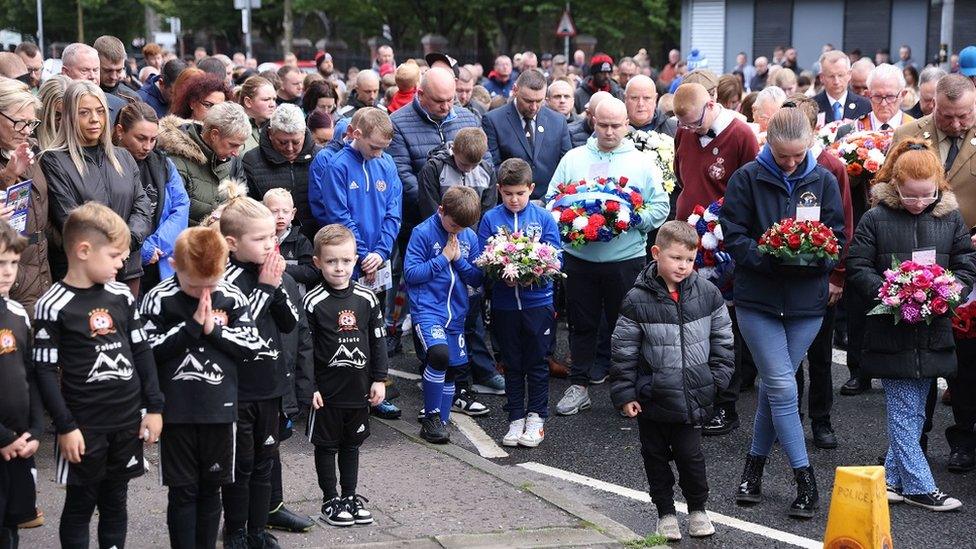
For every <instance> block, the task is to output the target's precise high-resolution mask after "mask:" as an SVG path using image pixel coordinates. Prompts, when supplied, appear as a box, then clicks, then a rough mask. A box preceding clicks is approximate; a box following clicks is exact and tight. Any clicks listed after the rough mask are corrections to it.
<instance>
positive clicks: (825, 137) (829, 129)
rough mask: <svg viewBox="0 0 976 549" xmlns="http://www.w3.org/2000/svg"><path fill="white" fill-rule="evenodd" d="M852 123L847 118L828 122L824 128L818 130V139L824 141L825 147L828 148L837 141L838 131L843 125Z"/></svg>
mask: <svg viewBox="0 0 976 549" xmlns="http://www.w3.org/2000/svg"><path fill="white" fill-rule="evenodd" d="M846 124H850V122H849V121H847V120H834V121H833V122H830V123H828V124H824V126H823V127H822V128H820V129H819V130H817V139H819V140H820V142H821V143H823V146H824V148H827V147H829V146H831V145H833V144H834V141H837V132H838V131H839V130H840V128H841V126H844V125H846Z"/></svg>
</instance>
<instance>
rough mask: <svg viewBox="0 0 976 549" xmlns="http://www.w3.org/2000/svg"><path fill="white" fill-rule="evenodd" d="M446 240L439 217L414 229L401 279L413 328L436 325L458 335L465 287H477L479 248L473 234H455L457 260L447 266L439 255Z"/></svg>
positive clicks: (461, 328)
mask: <svg viewBox="0 0 976 549" xmlns="http://www.w3.org/2000/svg"><path fill="white" fill-rule="evenodd" d="M449 236H450V235H449V234H448V232H447V231H446V230H444V225H442V224H441V218H440V214H434V215H432V216H430V217H428V218H427V219H426V220H425V221H423V222H421V223H420V225H417V227H415V228H414V230H413V232H412V233H411V234H410V242H409V243H408V244H407V253H406V255H405V256H404V259H403V278H404V280H406V282H407V295H408V296H409V297H410V316H411V318H412V319H413V322H414V324H428V323H429V324H439V325H441V326H443V327H444V330H446V331H447V332H449V333H461V332H463V331H464V317H465V316H467V314H468V288H467V286H474V287H477V286H480V285H481V278H482V273H481V270H480V269H478V268H477V267H475V266H474V260H475V259H476V258H477V257H478V255H480V254H481V248H480V247H479V246H478V236H477V235H475V233H474V231H472V230H471V229H464V230H463V231H461V232H460V233H458V241H459V244H460V246H461V258H460V259H458V260H457V261H451V262H449V261H448V260H447V258H446V257H444V254H443V253H441V252H442V251H443V250H444V245H445V244H447V239H448V237H449Z"/></svg>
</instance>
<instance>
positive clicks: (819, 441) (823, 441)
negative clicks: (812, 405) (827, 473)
mask: <svg viewBox="0 0 976 549" xmlns="http://www.w3.org/2000/svg"><path fill="white" fill-rule="evenodd" d="M811 430H812V431H813V445H814V446H816V447H817V448H823V449H826V450H832V449H834V448H836V447H837V435H836V434H834V428H833V427H832V426H831V425H830V420H816V421H814V422H813V424H812V425H811Z"/></svg>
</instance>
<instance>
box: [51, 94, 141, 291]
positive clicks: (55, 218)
mask: <svg viewBox="0 0 976 549" xmlns="http://www.w3.org/2000/svg"><path fill="white" fill-rule="evenodd" d="M41 169H42V170H43V172H44V175H45V176H46V177H47V181H48V187H49V192H50V197H51V204H50V208H51V221H52V223H53V224H54V228H55V229H57V230H58V231H59V232H60V231H61V229H62V228H63V226H64V222H65V221H66V220H67V218H68V214H69V213H70V212H71V210H72V209H74V208H75V207H77V206H80V205H82V204H84V203H85V202H89V201H93V202H98V203H101V204H104V205H106V206H108V207H110V208H112V210H114V211H115V213H117V214H119V216H121V217H122V219H125V220H126V223H127V224H128V225H129V230H130V231H131V232H132V240H131V243H130V247H131V250H132V251H133V252H136V251H137V250H139V249H140V248H141V247H142V241H143V240H145V238H146V236H148V235H149V234H150V233H151V232H152V218H151V213H150V203H149V198H148V197H147V196H146V191H145V189H144V188H143V186H142V181H141V179H140V178H139V167H138V166H137V165H136V161H135V160H134V159H133V158H132V154H130V153H129V151H127V150H126V149H124V148H121V147H115V146H114V145H113V144H112V131H111V128H109V127H108V104H107V102H106V100H105V94H104V92H102V90H101V89H100V88H99V87H98V86H97V85H96V84H93V83H91V82H88V81H76V82H71V83H70V84H68V87H67V89H66V90H65V93H64V108H63V115H62V117H61V127H60V129H59V131H58V136H57V139H56V140H55V142H54V143H53V144H52V146H51V148H50V149H49V150H46V151H44V154H43V155H41ZM65 266H66V265H65V263H64V257H63V252H62V253H59V254H55V256H54V257H52V265H51V267H52V271H54V275H55V277H56V278H60V275H63V274H64V268H65ZM141 276H142V261H141V256H140V254H139V253H133V254H132V255H130V256H129V259H128V260H126V263H125V267H124V268H123V270H122V272H119V273H118V274H117V279H118V280H119V281H121V282H126V283H128V284H129V287H130V288H131V289H132V290H133V294H138V290H139V286H138V284H139V278H140V277H141Z"/></svg>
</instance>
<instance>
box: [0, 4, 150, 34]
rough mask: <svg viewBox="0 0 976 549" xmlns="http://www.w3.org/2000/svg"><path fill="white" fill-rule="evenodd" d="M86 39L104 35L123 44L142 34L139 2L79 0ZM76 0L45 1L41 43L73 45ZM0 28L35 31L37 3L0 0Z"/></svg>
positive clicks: (30, 32) (22, 31) (141, 10)
mask: <svg viewBox="0 0 976 549" xmlns="http://www.w3.org/2000/svg"><path fill="white" fill-rule="evenodd" d="M81 5H82V8H83V9H84V23H85V39H86V41H87V42H89V43H91V42H92V41H94V39H95V38H97V37H99V36H101V35H103V34H112V35H114V36H118V37H119V38H120V39H121V40H122V41H123V42H126V43H127V42H129V41H130V40H131V39H132V38H135V37H136V36H140V35H142V34H143V23H144V17H143V5H142V4H141V3H140V2H139V0H111V2H109V1H108V0H81ZM77 10H78V4H77V2H76V0H44V40H45V41H46V42H47V43H48V44H50V43H52V42H74V41H75V40H76V39H77V37H78V21H77ZM0 28H6V29H13V30H16V31H18V32H21V33H24V34H35V33H36V32H37V2H36V0H0Z"/></svg>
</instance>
